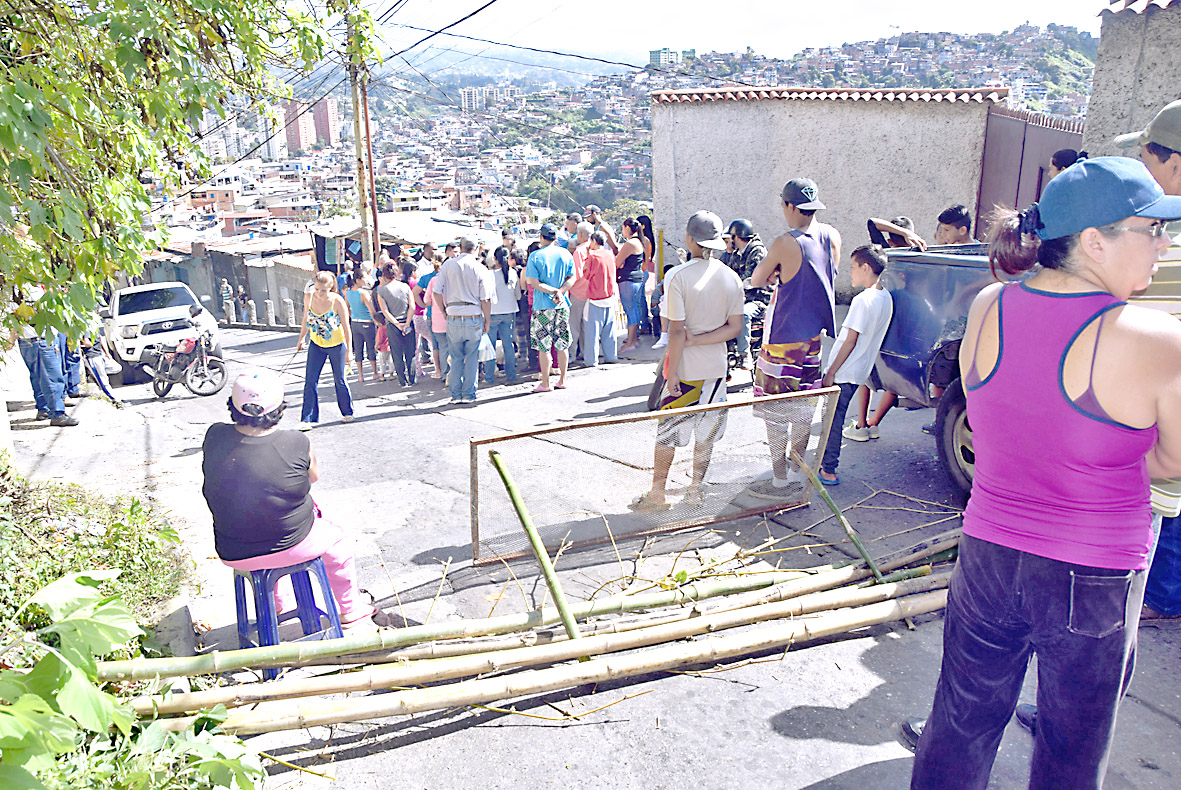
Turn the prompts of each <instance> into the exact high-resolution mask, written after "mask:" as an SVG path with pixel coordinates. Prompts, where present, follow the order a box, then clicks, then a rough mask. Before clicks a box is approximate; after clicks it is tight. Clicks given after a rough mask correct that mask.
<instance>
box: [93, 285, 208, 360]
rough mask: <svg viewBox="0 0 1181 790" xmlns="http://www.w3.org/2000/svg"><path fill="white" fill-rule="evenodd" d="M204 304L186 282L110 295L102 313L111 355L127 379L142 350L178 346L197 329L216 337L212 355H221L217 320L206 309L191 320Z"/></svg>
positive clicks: (134, 286)
mask: <svg viewBox="0 0 1181 790" xmlns="http://www.w3.org/2000/svg"><path fill="white" fill-rule="evenodd" d="M194 306H196V307H198V308H200V307H201V302H200V301H198V300H197V297H196V296H194V295H193V292H192V291H190V290H189V286H187V285H185V284H184V283H150V284H148V285H133V286H131V287H130V288H122V289H120V290H118V291H116V292H115V293H114V294H113V295H112V296H111V303H110V306H108V307H105V308H103V309H102V310H100V311H99V316H100V317H102V319H103V327H104V330H105V331H104V334H105V335H106V337H107V343H108V346H109V347H110V351H111V356H112V357H114V358H115V359H116V360H118V361H119V362H120V363H121V364H122V365H123V373H124V378H125V379H126V378H127V373H128V372H129V371H130V370H132V369H134V368H135V366H137V365H138V364H139V360H140V355H141V354H142V353H143V350H144V349H145V348H147V347H150V346H175V345H176V344H177V343H178V342H179V341H180V340H182V339H183V338H186V337H192V336H193V335H194V334H195V333H194V330H193V328H192V327H191V326H190V325H189V321H190V320H191V321H193V322H195V323H196V324H197V328H198V330H200V329H208V330H209V331H210V332H211V333H212V334H213V353H214V354H215V355H217V356H221V339H220V333H219V330H218V327H217V319H216V318H214V317H213V315H212V314H211V313H210V312H209V311H208V310H205V309H204V308H201V312H200V313H199V314H198V315H197V316H196V317H195V318H192V317H191V314H190V312H189V311H190V309H191V308H192V307H194Z"/></svg>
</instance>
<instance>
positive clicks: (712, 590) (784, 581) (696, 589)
mask: <svg viewBox="0 0 1181 790" xmlns="http://www.w3.org/2000/svg"><path fill="white" fill-rule="evenodd" d="M948 534H949V535H950V534H952V533H948ZM957 542H958V535H957V536H956V537H946V538H944V539H943V540H936V539H934V538H932V539H930V540H928V541H926V542H925V543H923V544H920V546H921V548H919V549H917V550H915V551H913V552H907V551H903V552H897V553H895V554H894V555H893V556H892V558H891V559H890V560H889V561H888V562H884V563H883V562H881V561H879V562H878V566H879V568H880V569H881V570H883V571H892V570H896V569H898V568H902V567H905V566H907V565H910V564H912V563H914V562H917V561H919V560H921V559H923V558H924V557H926V556H930V555H931V554H934V553H936V552H938V551H942V550H944V549H947V548H950V547H952V546H954V545H955V544H956V543H957ZM871 576H872V574H871V572H870V571H869V570H868V569H865V568H859V567H858V566H857V564H850V565H846V566H843V567H839V568H835V569H833V570H829V571H824V572H822V573H817V574H812V575H804V576H801V575H800V573H799V572H798V571H793V572H788V573H782V574H776V573H768V574H762V575H758V576H747V577H741V578H738V579H720V580H717V581H703V582H696V583H694V584H690V585H686V586H684V587H678V588H677V589H675V590H661V591H658V592H651V593H641V594H637V595H620V596H615V597H613V598H604V599H603V600H601V601H586V602H583V603H578V604H575V605H574V606H572V607H571V611H572V612H573V614H574V616H575V617H577V618H579V619H583V618H586V617H594V616H599V615H607V614H623V613H625V612H635V611H639V610H644V609H655V608H658V607H663V606H681V605H685V604H689V603H693V602H695V601H700V600H704V599H707V598H713V597H717V596H720V595H732V594H735V593H742V592H749V591H754V590H765V589H767V588H769V587H775V588H776V589H777V590H779V592H778V593H777V595H778V596H779V597H778V598H777V600H783V599H785V598H790V597H794V596H798V595H805V594H807V593H811V592H818V591H820V590H828V589H832V588H834V587H840V586H842V585H845V584H849V583H851V582H855V581H861V580H862V579H865V578H869V577H871ZM557 621H558V617H557V614H556V613H555V612H553V611H549V610H540V609H539V610H534V611H532V612H523V613H520V614H508V615H500V616H498V617H490V618H484V619H476V620H454V621H450V622H446V623H439V624H437V625H429V626H428V625H419V626H411V627H409V628H400V629H382V630H381V631H379V632H378V633H376V634H361V635H358V636H348V637H345V638H343V639H325V640H322V641H317V642H290V643H285V644H281V645H271V646H268V647H252V648H247V649H245V650H226V651H217V650H215V651H213V652H211V653H206V654H204V655H200V656H181V657H171V658H134V659H129V660H123V661H100V662H99V664H98V668H97V672H96V679H97V680H99V681H112V680H147V679H151V678H155V677H160V678H165V677H182V676H185V677H191V676H193V675H209V674H217V673H220V672H230V671H233V670H238V669H250V668H261V667H275V666H284V665H286V664H303V663H305V662H307V661H310V660H313V659H319V658H333V657H339V656H346V655H351V654H355V653H365V652H371V651H374V650H389V649H392V648H395V647H403V646H405V645H412V644H418V643H421V642H429V641H432V640H438V639H455V638H464V637H473V636H485V635H489V634H506V633H511V632H514V631H523V630H526V629H529V628H536V627H538V626H543V625H551V624H553V623H556V622H557Z"/></svg>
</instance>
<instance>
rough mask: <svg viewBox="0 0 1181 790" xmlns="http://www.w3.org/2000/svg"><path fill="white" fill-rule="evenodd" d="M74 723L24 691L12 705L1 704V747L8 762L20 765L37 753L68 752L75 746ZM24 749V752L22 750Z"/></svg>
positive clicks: (38, 698)
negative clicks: (16, 760)
mask: <svg viewBox="0 0 1181 790" xmlns="http://www.w3.org/2000/svg"><path fill="white" fill-rule="evenodd" d="M77 731H78V728H77V726H76V725H75V724H74V722H72V721H70V720H69V719H67V718H66V717H65V716H62V715H61V714H60V713H56V712H54V710H53V709H52V708H51V707H50V706H49V703H48V702H46V701H45V700H43V699H41V697H38V696H37V695H35V694H25V695H24V696H23V697H21V698H20V699H18V700H17V701H16V702H14V703H13V704H11V705H4V706H0V749H2V750H3V751H4V758H3V761H4V763H5V764H6V765H13V764H20V763H16V762H14V760H12V759H10V758H18V759H19V760H20V762H21V763H23V762H26V761H27V760H28V759H29V758H30V757H31V756H35V755H37V754H65V753H66V752H69V751H72V750H73V749H74V734H75V733H76V732H77ZM21 752H25V753H21Z"/></svg>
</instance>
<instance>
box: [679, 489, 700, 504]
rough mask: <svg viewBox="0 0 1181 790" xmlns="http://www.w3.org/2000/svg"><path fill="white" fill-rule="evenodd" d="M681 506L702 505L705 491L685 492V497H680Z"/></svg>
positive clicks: (690, 490)
mask: <svg viewBox="0 0 1181 790" xmlns="http://www.w3.org/2000/svg"><path fill="white" fill-rule="evenodd" d="M681 504H682V505H704V504H705V491H704V490H702V489H701V488H689V489H687V490H686V491H685V496H683V497H681Z"/></svg>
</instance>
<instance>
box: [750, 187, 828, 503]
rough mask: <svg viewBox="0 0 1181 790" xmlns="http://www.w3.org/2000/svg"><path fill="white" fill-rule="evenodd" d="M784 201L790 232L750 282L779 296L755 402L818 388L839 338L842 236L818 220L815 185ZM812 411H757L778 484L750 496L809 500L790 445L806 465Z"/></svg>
mask: <svg viewBox="0 0 1181 790" xmlns="http://www.w3.org/2000/svg"><path fill="white" fill-rule="evenodd" d="M780 197H781V198H782V199H783V218H784V219H785V220H786V221H787V226H788V232H787V233H784V234H783V235H782V236H780V237H779V238H777V239H775V241H774V242H772V243H771V249H770V250H768V251H767V256H766V257H765V258H763V260H762V262H761V263H759V265H758V266H756V267H755V270H754V272H753V273H752V274H751V276H750V287H752V288H761V287H763V286H766V285H770V286H774V288H775V295H774V299H773V300H772V303H771V307H770V309H769V311H768V316H767V321H766V325H765V326H764V328H763V348H762V350H761V351H760V352H759V359H758V362H756V363H755V376H754V394H755V397H756V398H758V397H761V396H763V395H779V394H782V393H787V392H800V391H803V390H810V389H814V388H816V387H818V386H819V385H820V340H821V336H822V335H823V334H824V333H825V332H827V333H828V335H829V337H832V336H834V335H835V334H836V332H835V331H834V330H835V327H834V324H835V319H834V314H835V307H834V302H833V280H834V279H835V278H836V272H837V265H838V264H839V262H840V259H841V236H840V234H839V233H837V231H836V228H834V227H832V226H831V225H826V224H825V223H823V222H820V221H818V220H817V219H816V212H817V211H819V210H820V209H823V208H824V204H823V203H821V202H820V200H819V198H818V197H817V189H816V182H815V181H813V180H812V179H810V178H795V179H792V180H791V181H788V182H787V184H786V185H785V186H784V187H783V191H782V192H781V193H780ZM814 411H815V409H814V404H812V403H805V404H801V405H794V404H793V405H791V406H789V405H788V404H785V403H771V404H763V405H757V406H755V415H756V416H758V417H760V418H762V419H763V420H765V421H766V423H767V442H768V444H769V445H770V448H771V468H772V475H773V476H772V478H771V479H770V480H760V481H757V482H755V483H754V484H752V485H751V486H750V487H749V488H747V489H746V493H748V494H749V495H750V496H752V497H756V498H759V499H770V500H775V501H780V502H791V501H804V500H805V499H806V497H807V494H806V489H805V487H804V477H803V473H802V472H801V471H800V469H799V467H798V466H796V465H795V464H794V463H793V462H792V461H791V454H790V453H789V445H790V450H791V452H794V453H796V454H798V455H799V456H800V457H803V454H804V452H805V451H806V450H807V446H808V436H809V434H810V432H811V428H812V417H813V412H814Z"/></svg>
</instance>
